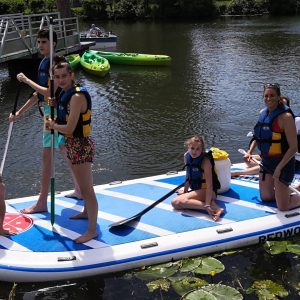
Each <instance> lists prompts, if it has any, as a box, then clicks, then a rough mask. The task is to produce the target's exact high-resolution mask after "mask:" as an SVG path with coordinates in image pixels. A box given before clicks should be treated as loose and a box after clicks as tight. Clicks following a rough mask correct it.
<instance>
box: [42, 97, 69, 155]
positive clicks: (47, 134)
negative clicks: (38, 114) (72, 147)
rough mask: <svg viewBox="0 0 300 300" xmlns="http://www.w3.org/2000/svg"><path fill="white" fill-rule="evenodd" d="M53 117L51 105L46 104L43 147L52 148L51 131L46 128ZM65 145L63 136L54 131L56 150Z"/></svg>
mask: <svg viewBox="0 0 300 300" xmlns="http://www.w3.org/2000/svg"><path fill="white" fill-rule="evenodd" d="M56 115H57V113H56V109H55V110H54V116H55V117H56ZM50 116H51V108H50V106H49V105H47V104H45V103H44V117H43V119H44V126H43V147H44V148H50V147H51V130H50V129H49V128H47V127H46V124H45V122H46V120H48V119H49V118H50ZM64 145H65V138H64V136H63V135H61V134H58V132H57V131H54V148H55V149H57V148H59V147H60V146H64Z"/></svg>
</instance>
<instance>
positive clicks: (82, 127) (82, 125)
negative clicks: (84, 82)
mask: <svg viewBox="0 0 300 300" xmlns="http://www.w3.org/2000/svg"><path fill="white" fill-rule="evenodd" d="M76 93H83V94H84V95H85V98H86V100H87V110H86V112H84V113H81V114H80V117H79V119H78V123H77V125H76V127H75V130H74V132H73V134H71V135H67V134H65V136H66V137H86V136H89V135H90V133H91V115H92V100H91V96H90V94H89V93H88V91H87V89H86V88H85V87H81V86H75V87H72V88H71V89H69V90H67V91H66V92H64V91H61V92H60V94H59V97H58V110H57V123H58V124H67V122H68V118H69V114H70V110H69V102H70V100H71V98H72V96H73V95H74V94H76Z"/></svg>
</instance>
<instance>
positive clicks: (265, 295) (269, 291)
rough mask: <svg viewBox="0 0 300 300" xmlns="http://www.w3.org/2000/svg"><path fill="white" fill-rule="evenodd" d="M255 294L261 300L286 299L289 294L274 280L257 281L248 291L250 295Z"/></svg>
mask: <svg viewBox="0 0 300 300" xmlns="http://www.w3.org/2000/svg"><path fill="white" fill-rule="evenodd" d="M253 292H255V294H256V295H257V297H258V299H259V300H276V299H278V297H286V296H288V294H289V293H288V292H287V291H286V290H285V289H284V287H283V286H282V285H280V284H278V283H275V282H273V281H272V280H259V281H255V282H254V283H253V285H252V286H251V288H249V289H248V290H247V293H248V294H251V293H253ZM277 296H278V297H277Z"/></svg>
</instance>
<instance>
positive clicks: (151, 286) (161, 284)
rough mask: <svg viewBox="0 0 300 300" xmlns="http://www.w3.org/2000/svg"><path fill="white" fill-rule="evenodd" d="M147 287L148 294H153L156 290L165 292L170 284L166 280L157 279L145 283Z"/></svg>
mask: <svg viewBox="0 0 300 300" xmlns="http://www.w3.org/2000/svg"><path fill="white" fill-rule="evenodd" d="M147 287H148V290H149V292H151V293H152V292H154V291H155V290H157V289H161V290H163V291H165V292H167V291H168V290H169V288H170V282H169V281H168V280H167V279H157V280H155V281H151V282H149V283H147Z"/></svg>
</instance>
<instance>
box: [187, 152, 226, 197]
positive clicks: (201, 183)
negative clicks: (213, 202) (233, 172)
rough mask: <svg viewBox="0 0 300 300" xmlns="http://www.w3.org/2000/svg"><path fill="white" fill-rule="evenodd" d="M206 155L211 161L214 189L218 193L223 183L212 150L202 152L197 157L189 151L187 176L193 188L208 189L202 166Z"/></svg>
mask: <svg viewBox="0 0 300 300" xmlns="http://www.w3.org/2000/svg"><path fill="white" fill-rule="evenodd" d="M205 157H207V158H208V159H209V161H210V163H211V170H212V181H213V191H214V192H215V193H217V190H218V189H219V188H220V187H221V184H220V181H219V179H218V175H217V173H216V171H215V161H214V158H213V155H212V151H211V150H210V151H208V152H204V153H202V154H201V155H200V156H198V157H196V158H192V157H191V155H190V154H189V152H187V153H186V155H185V159H186V164H185V167H186V176H187V179H188V181H189V183H190V188H191V190H199V189H206V180H205V176H204V171H203V169H202V168H201V164H202V161H203V159H204V158H205Z"/></svg>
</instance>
